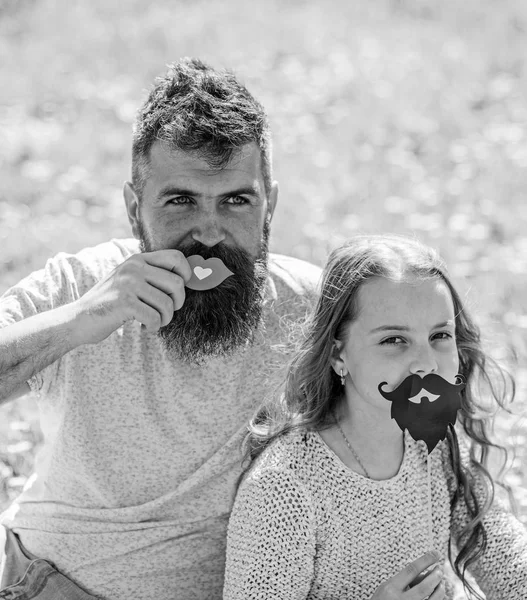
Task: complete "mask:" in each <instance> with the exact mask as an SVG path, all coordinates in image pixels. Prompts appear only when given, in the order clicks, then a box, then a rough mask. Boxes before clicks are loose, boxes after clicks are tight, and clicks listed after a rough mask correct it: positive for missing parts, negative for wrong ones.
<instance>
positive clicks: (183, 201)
mask: <svg viewBox="0 0 527 600" xmlns="http://www.w3.org/2000/svg"><path fill="white" fill-rule="evenodd" d="M168 202H169V204H189V203H190V202H192V200H191V198H189V197H188V196H177V197H176V198H170V200H169V201H168Z"/></svg>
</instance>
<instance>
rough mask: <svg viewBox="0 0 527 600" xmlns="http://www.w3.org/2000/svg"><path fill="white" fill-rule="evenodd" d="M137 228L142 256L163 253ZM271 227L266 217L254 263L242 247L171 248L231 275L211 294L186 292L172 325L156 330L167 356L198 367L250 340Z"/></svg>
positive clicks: (263, 280)
mask: <svg viewBox="0 0 527 600" xmlns="http://www.w3.org/2000/svg"><path fill="white" fill-rule="evenodd" d="M139 229H140V232H139V234H140V242H141V244H140V247H141V251H142V252H152V251H154V250H161V249H162V248H154V247H153V245H152V244H151V243H150V240H149V239H148V236H147V235H146V231H145V230H144V228H143V226H142V224H140V226H139ZM269 229H270V228H269V219H266V221H265V224H264V228H263V232H262V243H261V247H260V252H259V255H258V257H257V258H256V259H254V258H252V257H251V256H250V255H249V253H248V252H246V251H245V250H243V249H241V248H233V247H230V246H227V245H225V244H221V243H220V244H217V245H216V246H212V247H208V246H205V245H204V244H202V243H200V242H193V243H191V244H188V245H185V246H180V247H178V248H175V249H176V250H180V251H181V252H182V253H183V254H184V255H185V256H192V255H193V254H198V255H199V256H202V257H203V258H204V259H208V258H213V257H214V258H219V259H221V260H222V261H223V263H224V264H225V266H226V267H227V268H228V269H229V270H231V271H232V272H233V273H234V275H231V276H230V277H227V278H226V279H225V280H224V281H223V282H222V283H220V285H218V286H217V287H215V288H213V289H211V290H205V291H196V290H191V289H189V288H185V302H184V303H183V306H182V307H181V308H180V309H179V310H177V311H175V312H174V315H173V317H172V320H171V321H170V323H169V324H168V325H165V326H164V327H161V328H160V329H159V331H158V335H159V337H160V338H161V340H162V342H163V346H164V347H165V349H166V351H167V353H168V354H169V356H170V357H172V358H174V359H178V360H183V361H185V362H188V363H194V364H202V363H203V361H204V360H205V359H206V358H210V357H218V356H225V355H229V354H232V353H233V352H234V351H235V350H237V349H238V348H240V347H241V346H243V345H245V344H246V343H248V342H250V341H251V340H252V338H253V335H254V332H255V330H256V329H257V328H258V326H259V325H260V323H261V321H262V314H263V301H264V297H265V289H266V283H267V274H268V266H267V258H268V245H269Z"/></svg>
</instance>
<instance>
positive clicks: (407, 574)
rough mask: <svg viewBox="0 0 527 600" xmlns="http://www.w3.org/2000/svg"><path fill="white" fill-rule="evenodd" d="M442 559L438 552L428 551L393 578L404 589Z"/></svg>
mask: <svg viewBox="0 0 527 600" xmlns="http://www.w3.org/2000/svg"><path fill="white" fill-rule="evenodd" d="M440 559H441V557H440V556H439V554H437V552H427V553H426V554H424V555H423V556H420V557H419V558H417V559H416V560H414V561H413V562H411V563H410V564H409V565H406V567H405V568H404V569H403V570H402V571H400V572H399V573H397V575H395V577H394V578H393V580H394V581H397V584H398V585H400V586H401V589H404V588H406V586H409V585H410V584H411V583H412V582H413V581H414V579H415V578H416V577H418V575H419V574H420V573H421V572H422V571H424V570H425V569H427V568H428V567H431V566H432V565H435V564H436V563H437V562H438V561H439V560H440Z"/></svg>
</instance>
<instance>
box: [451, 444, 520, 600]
mask: <svg viewBox="0 0 527 600" xmlns="http://www.w3.org/2000/svg"><path fill="white" fill-rule="evenodd" d="M460 456H461V462H462V464H463V466H464V468H465V469H466V470H467V471H469V472H470V473H471V475H472V477H473V481H474V484H475V493H476V497H477V498H478V500H479V502H480V504H482V503H483V499H484V498H485V489H486V488H485V484H484V482H483V479H482V476H481V475H480V474H479V473H478V472H477V471H476V469H475V468H474V467H473V466H472V465H471V460H470V454H469V449H468V447H467V445H466V444H463V443H461V442H460ZM496 487H497V486H496ZM497 491H499V490H497ZM468 522H469V513H468V510H467V506H466V504H465V502H464V501H462V502H458V504H457V506H456V508H455V509H454V513H453V515H452V521H451V533H452V534H453V537H454V539H456V538H457V536H458V535H459V534H460V533H461V532H462V531H463V529H464V528H465V527H466V525H467V523H468ZM483 525H484V527H485V531H486V533H487V545H486V548H485V550H484V552H483V554H482V556H481V557H480V558H479V559H478V560H477V561H476V562H475V563H473V564H472V565H470V567H469V571H470V573H471V574H472V575H473V576H474V578H475V580H476V582H477V584H478V585H479V587H480V588H481V590H482V591H483V592H484V593H485V594H486V595H487V598H492V599H493V600H525V590H527V532H526V530H525V527H524V525H522V523H520V521H518V519H516V517H515V516H514V515H513V514H512V513H511V511H510V510H508V508H507V504H506V503H505V501H504V500H503V498H501V497H500V496H499V495H498V494H496V495H495V498H494V501H493V503H492V505H491V507H490V509H489V511H488V512H487V514H486V515H485V517H484V519H483Z"/></svg>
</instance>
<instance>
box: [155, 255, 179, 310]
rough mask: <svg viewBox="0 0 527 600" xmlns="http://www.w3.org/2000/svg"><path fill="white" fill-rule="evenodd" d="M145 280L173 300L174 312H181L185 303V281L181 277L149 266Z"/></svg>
mask: <svg viewBox="0 0 527 600" xmlns="http://www.w3.org/2000/svg"><path fill="white" fill-rule="evenodd" d="M145 279H146V281H147V283H149V284H150V285H151V286H154V287H155V288H157V289H158V290H161V291H162V292H164V293H165V294H167V295H168V296H170V297H171V298H172V302H173V310H179V309H180V308H181V307H182V306H183V302H185V281H184V280H183V278H182V277H181V275H176V274H174V273H171V272H169V271H167V270H166V269H161V268H159V267H152V266H150V265H147V267H146V269H145Z"/></svg>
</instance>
